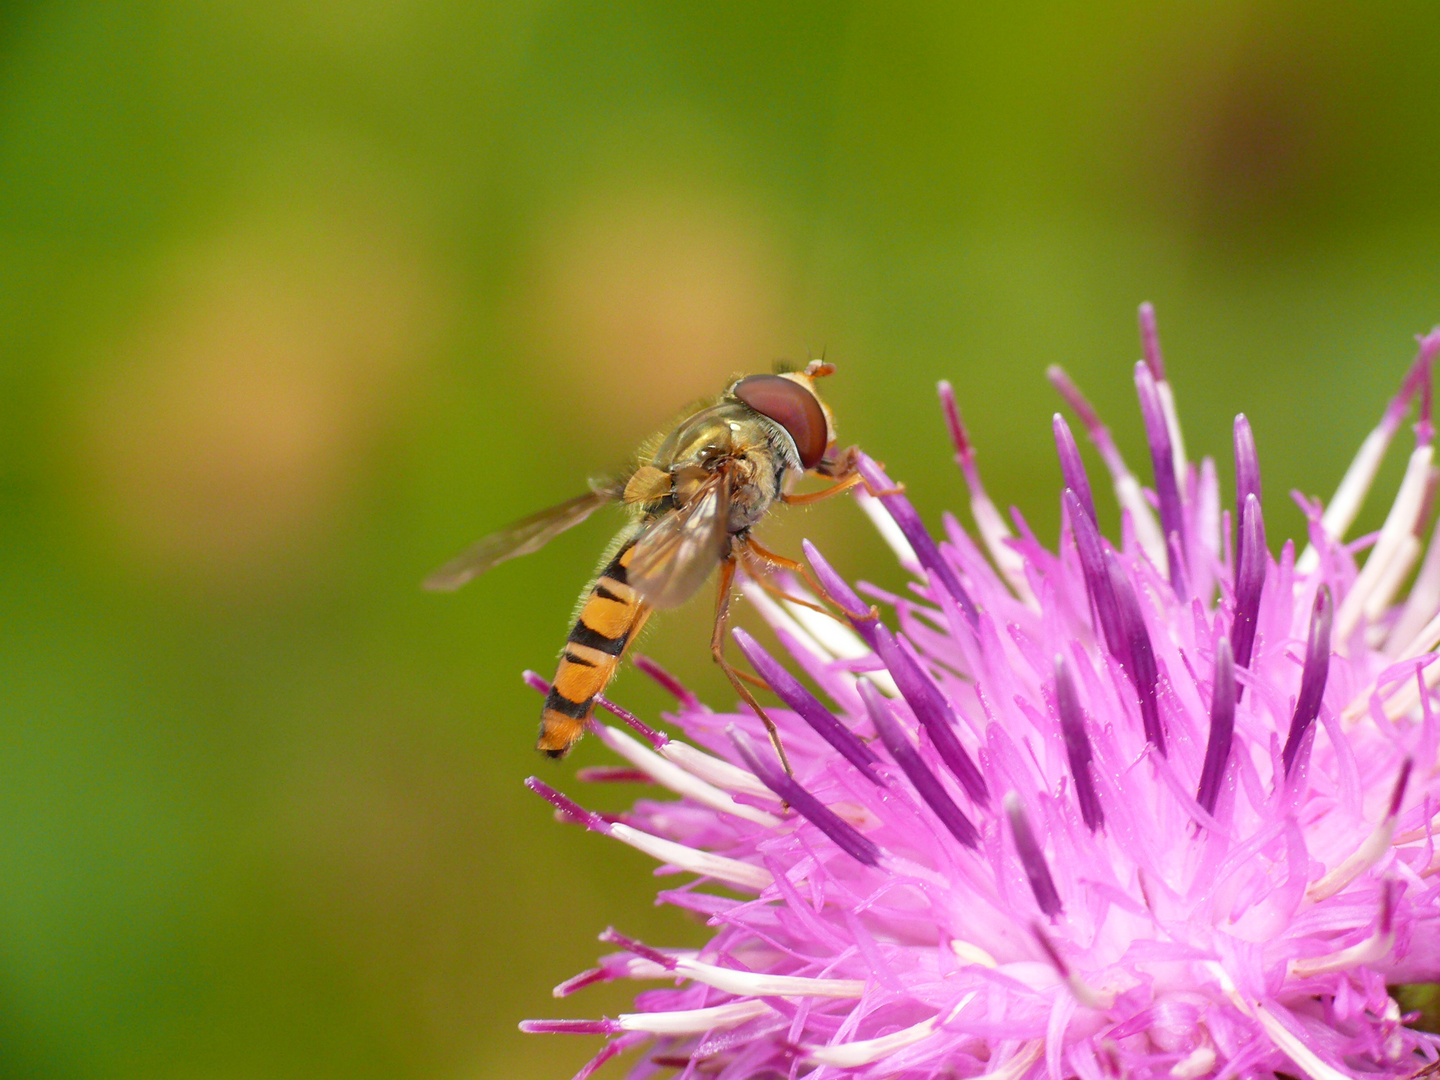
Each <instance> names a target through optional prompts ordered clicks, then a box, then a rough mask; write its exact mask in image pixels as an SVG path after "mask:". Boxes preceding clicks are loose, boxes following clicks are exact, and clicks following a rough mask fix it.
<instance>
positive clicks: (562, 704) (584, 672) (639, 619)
mask: <svg viewBox="0 0 1440 1080" xmlns="http://www.w3.org/2000/svg"><path fill="white" fill-rule="evenodd" d="M633 551H634V542H633V541H631V542H630V543H627V544H626V545H625V546H624V547H622V548H621V549H620V550H619V552H617V553H616V555H615V558H613V559H611V560H610V562H609V564H608V565H607V566H606V567H605V569H604V570H602V571H601V572H600V577H599V578H598V579H596V581H595V584H594V585H592V586H590V591H589V593H588V594H587V595H586V596H585V603H584V604H583V605H582V606H581V608H580V617H579V618H578V619H576V620H575V625H574V627H572V628H571V630H570V637H569V638H568V639H567V640H566V642H565V652H564V653H563V654H561V657H560V666H559V668H558V669H557V670H556V672H555V680H554V682H552V683H551V685H550V693H549V694H548V695H547V696H546V698H545V707H544V709H543V710H541V713H540V741H539V742H538V743H536V746H537V748H538V749H540V750H543V751H545V753H547V754H549V755H550V756H551V757H557V758H558V757H564V756H565V754H566V753H568V752H569V750H570V747H572V746H574V745H575V741H576V740H577V739H579V738H580V736H581V735H582V734H584V731H585V721H586V720H588V719H589V718H590V714H591V712H593V711H594V708H595V695H596V694H598V693H600V692H601V691H602V690H604V689H605V687H606V686H608V685H609V683H610V680H611V679H613V678H614V677H615V670H616V668H618V667H619V666H620V658H621V657H622V656H624V655H625V650H626V648H627V647H629V645H630V642H631V641H633V640H634V639H635V635H636V634H638V633H639V632H640V628H641V627H642V626H643V625H645V620H646V619H647V618H648V617H649V615H650V610H651V609H650V605H648V604H646V603H645V602H644V601H643V600H641V599H640V594H639V593H637V592H636V591H635V590H634V589H632V588H631V587H630V586H629V585H628V584H627V583H626V580H625V567H626V565H627V564H628V563H629V561H630V556H631V553H632V552H633Z"/></svg>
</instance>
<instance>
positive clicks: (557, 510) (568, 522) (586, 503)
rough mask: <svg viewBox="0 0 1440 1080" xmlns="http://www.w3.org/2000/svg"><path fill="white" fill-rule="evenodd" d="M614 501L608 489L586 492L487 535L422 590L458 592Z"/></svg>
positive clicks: (451, 561) (449, 563)
mask: <svg viewBox="0 0 1440 1080" xmlns="http://www.w3.org/2000/svg"><path fill="white" fill-rule="evenodd" d="M616 498H618V494H617V492H616V491H615V490H614V489H613V488H611V487H606V488H602V489H598V490H595V491H587V492H586V493H585V494H584V495H577V496H576V497H575V498H573V499H571V500H570V501H569V502H563V503H561V504H560V505H559V506H552V507H550V509H548V510H541V511H540V512H539V513H538V514H531V515H530V516H529V517H527V518H522V519H521V520H520V521H517V522H515V523H514V524H512V525H510V526H508V527H506V528H504V529H501V530H500V531H499V532H494V533H491V534H490V535H489V536H487V537H485V539H484V540H481V541H480V542H479V543H478V544H476V545H475V546H474V547H472V548H470V549H469V550H468V551H465V552H464V553H462V554H461V555H459V556H457V557H456V558H454V559H451V560H450V561H449V562H448V563H446V564H445V565H444V566H442V567H441V568H440V569H439V570H436V571H435V573H433V574H431V575H430V576H429V577H427V578H426V579H425V588H427V589H432V590H436V591H440V592H448V591H449V590H451V589H458V588H459V587H460V586H461V585H464V584H465V583H466V582H467V581H469V580H470V579H471V578H473V577H477V576H478V575H480V574H483V573H484V572H485V571H486V570H489V569H490V568H491V567H492V566H494V565H495V564H496V563H502V562H504V561H505V560H506V559H513V558H515V556H517V555H529V554H530V552H532V551H539V550H540V549H541V548H542V547H544V546H545V545H546V544H547V543H549V542H550V541H551V540H552V539H554V538H555V537H556V536H559V535H560V534H561V533H562V532H564V531H565V530H566V529H572V528H574V527H575V526H576V525H579V524H580V523H581V522H582V521H584V520H585V519H586V518H588V517H589V516H590V515H591V514H593V513H594V512H595V511H596V510H598V509H600V507H602V506H604V505H605V504H606V503H608V502H614V501H615V499H616Z"/></svg>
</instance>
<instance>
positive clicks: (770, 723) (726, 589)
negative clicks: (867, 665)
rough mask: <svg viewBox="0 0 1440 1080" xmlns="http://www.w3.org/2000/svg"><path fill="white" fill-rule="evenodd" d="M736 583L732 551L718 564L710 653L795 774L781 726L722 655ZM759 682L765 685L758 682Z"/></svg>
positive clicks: (782, 760) (782, 759) (787, 771)
mask: <svg viewBox="0 0 1440 1080" xmlns="http://www.w3.org/2000/svg"><path fill="white" fill-rule="evenodd" d="M734 584H735V556H733V555H731V556H730V557H729V558H727V559H726V560H725V561H724V562H722V563H721V564H720V590H719V592H717V593H716V595H715V629H714V632H713V633H712V634H711V635H710V655H711V656H713V657H714V658H715V662H716V663H717V664H719V665H720V670H721V671H723V672H724V673H725V677H726V678H727V679H729V680H730V685H731V686H733V687H735V692H736V693H737V694H739V695H740V699H741V700H742V701H744V702H745V704H747V705H749V706H750V707H751V708H752V709H754V710H755V713H756V715H757V716H759V717H760V719H761V721H762V722H763V723H764V724H765V731H766V733H767V734H768V735H769V736H770V743H771V745H772V746H774V747H775V753H776V754H778V755H779V756H780V764H781V765H782V766H784V768H785V772H786V774H787V775H789V776H794V775H795V773H794V770H792V769H791V768H790V759H789V758H788V757H787V756H786V755H785V747H784V746H783V745H781V743H780V729H779V728H777V727H776V726H775V721H774V720H771V719H770V717H769V715H768V714H767V713H766V712H765V710H764V709H762V708H761V707H760V703H759V702H758V701H756V700H755V695H754V694H752V693H751V692H750V688H749V687H748V686H746V685H745V678H746V675H745V673H744V672H743V671H737V670H736V669H735V668H733V667H731V666H730V661H728V660H726V659H725V627H726V624H727V623H728V622H729V621H730V590H731V589H732V588H733V587H734ZM760 685H762V686H763V685H764V683H761V684H760Z"/></svg>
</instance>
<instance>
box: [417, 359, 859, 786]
mask: <svg viewBox="0 0 1440 1080" xmlns="http://www.w3.org/2000/svg"><path fill="white" fill-rule="evenodd" d="M834 370H835V368H834V365H832V364H827V363H825V362H823V361H819V360H815V361H811V362H810V364H808V365H807V366H806V368H805V369H804V370H803V371H795V372H783V373H779V374H774V375H750V376H747V377H745V378H742V379H739V380H737V381H736V382H734V383H732V384H731V386H730V387H729V389H727V390H726V391H725V392H724V393H723V394H721V395H720V398H719V400H717V401H716V402H715V403H714V404H712V405H706V406H704V407H703V408H699V409H697V410H695V411H694V412H692V413H690V414H689V415H688V416H686V417H685V418H684V419H683V420H681V421H680V423H679V424H677V425H676V426H675V428H674V430H673V431H671V432H669V433H668V434H666V435H664V436H663V437H662V436H657V437H656V439H655V440H652V441H651V442H650V443H648V444H647V445H646V446H645V447H642V449H641V451H640V452H639V454H638V455H637V456H636V459H635V461H634V463H633V464H632V465H631V467H630V468H629V469H627V470H626V471H625V472H624V473H623V474H622V475H621V476H619V477H616V478H611V479H603V480H594V481H591V486H590V491H588V492H587V493H585V494H584V495H579V496H577V497H575V498H573V499H571V500H569V501H568V502H563V503H561V504H560V505H559V506H553V507H551V508H550V509H548V510H542V511H541V512H540V513H538V514H534V515H532V516H531V517H527V518H524V519H522V520H520V521H517V522H515V523H514V524H513V525H511V526H510V527H509V528H506V529H502V530H500V531H499V532H497V533H494V534H492V535H490V536H487V537H486V538H485V539H483V540H481V541H480V542H479V543H478V544H476V545H475V546H474V547H472V548H470V549H469V550H468V551H466V552H465V553H463V554H462V555H460V556H459V557H458V558H457V559H455V560H454V561H452V562H450V563H447V564H446V565H445V566H443V567H441V568H440V569H439V570H437V571H436V572H435V573H434V574H432V575H431V576H430V577H429V578H427V579H426V581H425V587H426V588H428V589H439V590H450V589H455V588H459V587H460V586H461V585H463V584H465V583H466V582H467V581H469V580H470V579H471V578H473V577H476V576H477V575H479V574H482V573H484V572H485V571H486V570H489V569H490V568H491V567H492V566H495V565H496V564H497V563H501V562H504V561H505V560H506V559H510V558H514V557H515V556H517V555H527V554H529V553H530V552H532V551H537V550H539V549H540V548H541V547H542V546H543V545H544V544H545V543H547V542H548V541H549V540H550V539H551V538H552V537H555V536H558V535H559V534H560V533H562V532H564V531H565V530H566V529H569V528H572V527H574V526H576V525H578V524H580V523H581V522H582V521H584V520H585V519H586V518H588V517H589V516H590V515H591V514H592V513H594V512H595V511H596V510H598V509H599V508H600V507H602V506H604V505H606V504H607V503H616V502H618V503H622V504H623V505H624V506H625V507H626V508H627V509H628V510H629V511H630V515H631V521H630V523H629V524H627V525H626V526H625V527H624V528H622V529H621V530H620V533H619V534H618V535H617V536H616V537H615V539H614V541H613V542H612V543H611V545H610V548H609V550H608V551H607V552H606V555H605V558H604V560H603V561H602V562H601V565H600V570H599V572H598V573H597V575H596V577H595V580H594V581H593V582H591V584H590V585H589V586H587V587H586V589H585V591H584V592H583V593H582V594H581V596H580V607H579V615H578V617H577V618H576V620H575V625H574V626H573V627H572V628H571V630H570V636H569V638H568V639H567V641H566V643H565V649H564V651H563V652H562V653H561V656H560V664H559V667H558V669H557V670H556V672H555V679H554V681H553V682H552V683H551V686H550V692H549V694H548V695H547V696H546V698H545V705H544V708H543V709H542V710H541V714H540V738H539V741H538V743H537V744H536V747H537V749H539V750H542V751H544V752H545V753H546V754H548V755H550V756H551V757H555V758H558V757H563V756H564V755H565V754H566V753H568V752H569V750H570V748H571V747H572V746H574V745H575V742H576V740H578V739H579V738H580V736H581V734H583V732H584V730H585V724H586V722H587V721H588V720H589V719H590V714H591V713H592V712H593V711H594V707H595V697H596V695H598V694H599V693H601V692H602V691H603V690H604V689H605V687H606V686H607V685H608V684H609V682H610V680H611V679H612V678H613V677H614V675H615V672H616V670H617V668H618V667H619V666H620V660H621V658H622V657H623V656H624V655H625V651H626V649H627V648H629V646H630V644H631V643H632V642H633V641H634V640H635V638H636V636H637V635H638V634H639V632H640V629H641V628H642V627H643V626H644V625H645V622H646V620H647V619H649V617H650V614H651V612H652V611H654V610H655V609H656V608H671V607H676V606H677V605H679V604H681V603H683V602H684V601H685V600H687V599H689V598H690V596H691V595H693V594H694V593H695V591H696V590H697V589H699V588H700V586H701V585H702V584H704V582H705V579H706V578H708V577H709V576H710V573H711V571H713V570H714V569H715V568H716V567H717V566H718V567H719V568H720V578H719V586H720V588H719V593H718V595H717V596H716V600H715V627H714V632H713V633H712V635H711V639H710V651H711V653H712V655H713V656H714V658H715V661H716V662H717V663H718V664H719V665H720V668H721V670H723V671H724V672H725V675H726V677H727V678H729V680H730V682H731V683H732V684H733V685H734V687H735V689H736V690H737V691H738V692H739V693H740V696H741V697H742V698H743V699H744V700H745V701H746V702H747V703H749V704H750V705H751V706H752V707H753V708H754V709H755V711H756V712H757V713H759V715H760V716H761V718H762V719H763V720H764V721H765V723H766V726H767V727H768V728H769V729H770V734H771V738H772V740H773V741H774V742H775V745H776V748H777V750H779V751H780V755H781V760H782V761H784V750H783V749H781V748H780V743H779V739H778V737H777V736H776V734H775V729H774V726H773V725H772V724H771V722H770V720H769V718H768V717H767V716H766V715H765V712H764V710H763V709H761V708H760V706H759V704H758V703H756V701H755V698H754V696H753V695H752V694H751V693H750V691H749V690H748V689H747V688H746V687H745V684H744V683H743V682H742V681H741V680H742V676H741V673H739V672H737V671H736V670H735V669H734V668H733V667H731V666H730V664H729V663H728V662H727V661H726V659H725V656H724V638H725V623H726V620H727V617H728V615H729V605H730V594H731V588H732V585H733V583H734V579H735V571H736V568H737V566H738V565H742V564H743V565H744V567H745V568H746V570H747V572H749V573H750V574H751V575H752V576H753V577H755V579H756V580H757V581H759V582H760V583H761V584H766V575H767V574H768V572H770V571H772V570H775V569H786V570H792V571H797V572H799V573H801V574H802V575H804V576H805V577H806V578H807V579H809V574H808V572H807V571H806V570H805V569H804V567H802V566H801V565H800V564H799V563H796V562H794V561H793V560H790V559H786V558H783V557H781V556H779V555H775V554H773V553H771V552H769V551H767V550H765V549H764V548H763V547H761V546H760V545H759V544H758V543H756V541H755V540H754V538H753V537H752V536H751V535H750V530H751V529H753V528H754V527H755V525H756V524H758V523H759V522H760V521H761V519H762V518H764V516H765V514H766V512H767V511H768V510H769V509H770V507H771V506H772V505H773V504H774V503H776V502H782V503H788V504H790V505H796V504H802V503H809V502H814V501H816V500H817V499H823V498H826V497H827V496H830V495H835V494H838V493H839V492H842V491H845V490H846V489H848V488H850V487H852V486H854V485H855V484H856V483H859V482H860V479H861V478H860V474H859V473H858V472H857V471H856V469H855V462H856V458H857V454H858V451H857V449H856V448H855V447H851V448H850V449H849V450H846V451H845V452H843V453H839V454H837V453H836V444H835V421H834V417H833V416H832V415H831V413H830V409H829V408H828V407H827V406H826V405H825V403H824V402H823V401H821V400H820V397H819V395H818V394H816V392H815V386H814V380H815V379H817V378H820V377H822V376H825V375H830V374H832V373H833V372H834ZM809 473H814V474H815V475H817V476H821V477H825V478H828V479H829V480H831V481H832V483H831V484H830V485H829V486H828V487H826V488H824V489H822V490H820V491H815V492H812V493H809V494H803V495H792V494H790V492H789V489H790V487H791V485H792V484H793V483H794V482H795V481H796V480H797V479H799V478H800V477H801V476H804V475H806V474H809ZM767 587H768V586H767ZM821 595H822V596H823V595H824V594H823V591H821ZM787 770H788V764H787Z"/></svg>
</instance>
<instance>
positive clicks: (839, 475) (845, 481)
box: [780, 446, 905, 506]
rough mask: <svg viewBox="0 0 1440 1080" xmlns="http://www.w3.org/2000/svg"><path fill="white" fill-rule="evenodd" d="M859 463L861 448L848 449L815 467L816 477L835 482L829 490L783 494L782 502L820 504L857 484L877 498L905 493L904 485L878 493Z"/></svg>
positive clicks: (792, 504)
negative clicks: (823, 500) (867, 481)
mask: <svg viewBox="0 0 1440 1080" xmlns="http://www.w3.org/2000/svg"><path fill="white" fill-rule="evenodd" d="M859 463H860V447H858V446H850V447H847V448H846V449H845V450H844V451H843V452H842V453H841V454H840V456H839V457H838V458H836V459H835V460H834V461H822V462H821V463H820V464H819V465H817V466H815V468H814V470H813V471H814V473H815V475H816V476H823V477H826V478H827V479H830V480H834V481H835V483H833V484H831V485H830V486H829V487H827V488H821V489H820V490H819V491H809V492H806V493H805V494H803V495H790V494H782V495H781V496H780V501H781V502H783V503H785V504H786V505H787V506H805V505H807V504H808V503H813V502H819V501H820V500H821V499H828V498H830V496H832V495H839V494H841V493H842V492H845V491H849V490H850V489H851V488H852V487H854V486H855V485H856V484H865V490H866V491H868V492H869V493H870V494H871V495H875V496H877V497H878V496H880V495H899V494H901V493H902V492H904V490H905V485H904V484H896V485H895V486H894V487H892V488H886V489H885V490H884V491H876V490H875V489H874V488H872V487H871V486H870V485H869V484H868V483H866V482H865V478H864V477H863V476H861V475H860V469H859Z"/></svg>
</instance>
